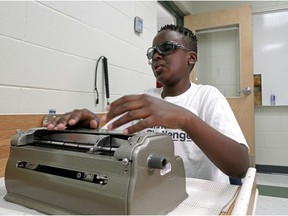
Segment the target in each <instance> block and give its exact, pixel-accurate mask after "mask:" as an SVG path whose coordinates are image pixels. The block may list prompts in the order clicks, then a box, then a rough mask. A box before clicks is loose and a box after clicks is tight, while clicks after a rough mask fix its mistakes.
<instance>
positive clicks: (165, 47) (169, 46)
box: [146, 41, 191, 60]
mask: <svg viewBox="0 0 288 216" xmlns="http://www.w3.org/2000/svg"><path fill="white" fill-rule="evenodd" d="M176 49H183V50H187V51H191V50H190V49H188V48H186V47H184V46H183V45H181V44H178V43H177V42H175V41H166V42H164V43H162V44H159V45H156V46H153V47H150V48H149V49H148V50H147V54H146V55H147V58H148V60H151V59H152V58H153V56H154V54H155V52H157V53H159V54H160V55H167V54H169V53H171V52H173V51H174V50H176Z"/></svg>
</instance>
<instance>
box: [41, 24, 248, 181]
mask: <svg viewBox="0 0 288 216" xmlns="http://www.w3.org/2000/svg"><path fill="white" fill-rule="evenodd" d="M147 57H148V59H149V61H150V63H151V67H152V70H153V73H154V75H155V77H156V78H157V80H158V81H159V82H160V83H161V84H162V85H163V87H162V88H160V89H159V88H158V89H149V90H147V91H146V92H145V94H142V95H129V96H124V97H122V98H120V99H118V100H116V101H114V102H113V103H111V104H110V105H109V106H108V107H107V110H108V113H107V115H105V116H104V117H103V119H102V120H103V121H105V122H108V124H107V128H108V129H110V130H113V129H116V128H119V127H123V126H124V130H123V133H126V134H128V133H129V134H131V133H136V132H139V131H142V130H144V131H152V132H164V133H167V134H169V135H170V136H171V137H172V139H173V141H174V146H175V154H176V155H180V156H181V157H182V159H183V161H184V166H185V171H186V176H187V177H193V178H201V179H207V180H212V181H216V182H223V183H229V176H230V177H236V178H243V177H244V176H245V174H246V171H247V169H248V167H249V154H248V151H249V148H248V145H247V143H246V140H245V138H244V136H243V133H242V131H241V129H240V127H239V125H238V123H237V120H236V118H235V116H234V114H233V112H232V110H231V108H230V106H229V104H228V102H227V100H226V98H225V97H224V96H223V95H222V94H221V93H220V92H219V91H218V90H217V89H216V88H214V87H212V86H208V85H206V86H205V85H196V84H194V83H192V82H191V81H190V79H189V77H190V73H191V71H192V69H193V67H194V65H195V63H196V61H197V38H196V36H195V35H194V33H193V32H192V31H190V30H189V29H187V28H184V27H181V26H174V25H166V26H163V27H162V28H161V29H160V30H159V32H158V34H157V35H156V36H155V38H154V40H153V46H152V47H151V48H149V49H148V51H147ZM117 116H120V117H117ZM115 117H117V119H116V120H115V119H114V118H115ZM135 120H137V123H136V124H131V123H130V122H132V121H135ZM129 123H130V124H129ZM98 125H99V121H98V122H97V120H96V119H95V115H94V114H93V113H92V112H90V111H89V110H87V109H83V110H74V111H73V112H69V113H66V114H64V115H63V116H60V117H58V118H55V119H54V120H53V121H50V122H43V126H46V127H47V128H48V129H54V128H57V129H58V130H62V129H65V127H66V126H83V127H90V128H97V127H98ZM127 125H128V126H127Z"/></svg>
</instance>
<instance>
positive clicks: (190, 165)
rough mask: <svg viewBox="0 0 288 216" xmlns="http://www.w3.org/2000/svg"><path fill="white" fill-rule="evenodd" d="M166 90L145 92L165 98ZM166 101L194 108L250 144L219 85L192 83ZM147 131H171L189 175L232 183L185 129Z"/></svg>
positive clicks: (234, 137)
mask: <svg viewBox="0 0 288 216" xmlns="http://www.w3.org/2000/svg"><path fill="white" fill-rule="evenodd" d="M162 91H163V89H162V88H153V89H148V90H146V91H145V93H146V94H149V95H151V96H154V97H157V98H160V99H161V93H162ZM163 100H165V101H167V102H170V103H173V104H175V105H178V106H181V107H183V108H186V109H188V110H190V111H191V112H193V113H194V114H195V115H197V116H198V117H199V118H201V119H202V120H203V121H205V122H206V123H207V124H209V125H210V126H212V127H213V128H215V129H216V130H218V131H219V132H221V133H223V134H225V135H226V136H228V137H230V138H232V139H234V140H235V141H237V142H239V143H242V144H244V145H246V146H247V147H248V145H247V142H246V140H245V137H244V135H243V133H242V131H241V129H240V126H239V124H238V122H237V120H236V118H235V116H234V113H233V111H232V110H231V108H230V105H229V103H228V101H227V100H226V98H225V97H224V96H223V95H222V94H221V93H220V92H219V90H218V89H216V88H215V87H213V86H209V85H197V84H194V83H191V87H190V88H189V89H188V90H187V91H186V92H184V93H183V94H181V95H178V96H175V97H166V98H165V99H163ZM125 127H127V125H125ZM121 128H122V127H121ZM145 131H147V132H156V133H167V134H168V135H170V136H171V138H172V139H173V141H174V146H175V155H179V156H181V157H182V159H183V162H184V167H185V172H186V176H187V177H192V178H199V179H206V180H211V181H215V182H223V183H229V177H228V176H227V175H225V174H224V173H223V172H222V171H220V170H219V169H218V168H217V167H216V166H215V165H214V164H213V163H212V162H211V161H210V160H209V159H208V158H207V157H206V155H205V154H204V153H203V152H202V151H201V150H200V149H199V148H198V146H197V145H196V144H195V143H194V142H193V141H192V140H191V138H190V137H189V136H188V135H187V134H186V132H185V131H183V130H179V129H167V128H163V127H159V126H157V127H153V128H148V129H145ZM227 154H229V153H228V152H227Z"/></svg>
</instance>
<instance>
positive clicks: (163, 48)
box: [156, 43, 176, 54]
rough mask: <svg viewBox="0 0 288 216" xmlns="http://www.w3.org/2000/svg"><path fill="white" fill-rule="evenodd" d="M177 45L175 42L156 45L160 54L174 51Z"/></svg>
mask: <svg viewBox="0 0 288 216" xmlns="http://www.w3.org/2000/svg"><path fill="white" fill-rule="evenodd" d="M175 48H176V47H175V46H174V44H170V43H163V44H160V45H159V46H158V47H156V49H157V51H158V52H159V53H160V54H168V53H169V52H172V51H173V50H175Z"/></svg>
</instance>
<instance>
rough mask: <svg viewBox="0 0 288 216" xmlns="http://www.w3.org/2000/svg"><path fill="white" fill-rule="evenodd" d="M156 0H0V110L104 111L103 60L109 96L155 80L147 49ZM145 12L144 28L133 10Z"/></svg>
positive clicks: (135, 89) (138, 89) (152, 32)
mask: <svg viewBox="0 0 288 216" xmlns="http://www.w3.org/2000/svg"><path fill="white" fill-rule="evenodd" d="M156 6H157V1H156V0H155V1H43V2H41V1H37V2H35V1H18V2H17V1H0V101H1V106H0V113H1V114H11V113H13V114H15V113H16V114H18V113H46V112H47V111H48V109H49V108H55V109H56V110H57V113H63V112H66V111H70V110H72V109H75V108H84V107H85V108H89V109H91V110H94V111H95V112H103V111H105V106H106V98H105V92H104V87H103V84H104V80H103V76H102V73H103V70H102V62H100V63H99V67H98V79H97V81H98V82H97V85H98V90H99V94H100V104H99V105H98V106H97V107H95V96H94V92H93V90H94V74H95V67H96V61H97V59H98V58H99V57H100V56H102V55H104V56H106V57H107V58H108V69H109V79H110V80H109V81H110V94H111V95H110V98H111V99H110V100H111V101H113V100H114V99H116V98H118V97H120V96H122V95H125V94H132V93H141V92H142V91H143V89H146V88H150V87H154V86H155V85H156V84H155V78H154V76H153V73H152V71H151V68H150V66H149V65H148V61H147V59H146V50H147V48H148V47H150V46H151V44H152V40H153V37H154V36H155V34H156V33H157V7H156ZM135 16H139V17H141V18H142V19H143V21H144V22H143V23H144V29H143V33H142V34H137V33H135V32H134V17H135Z"/></svg>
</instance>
